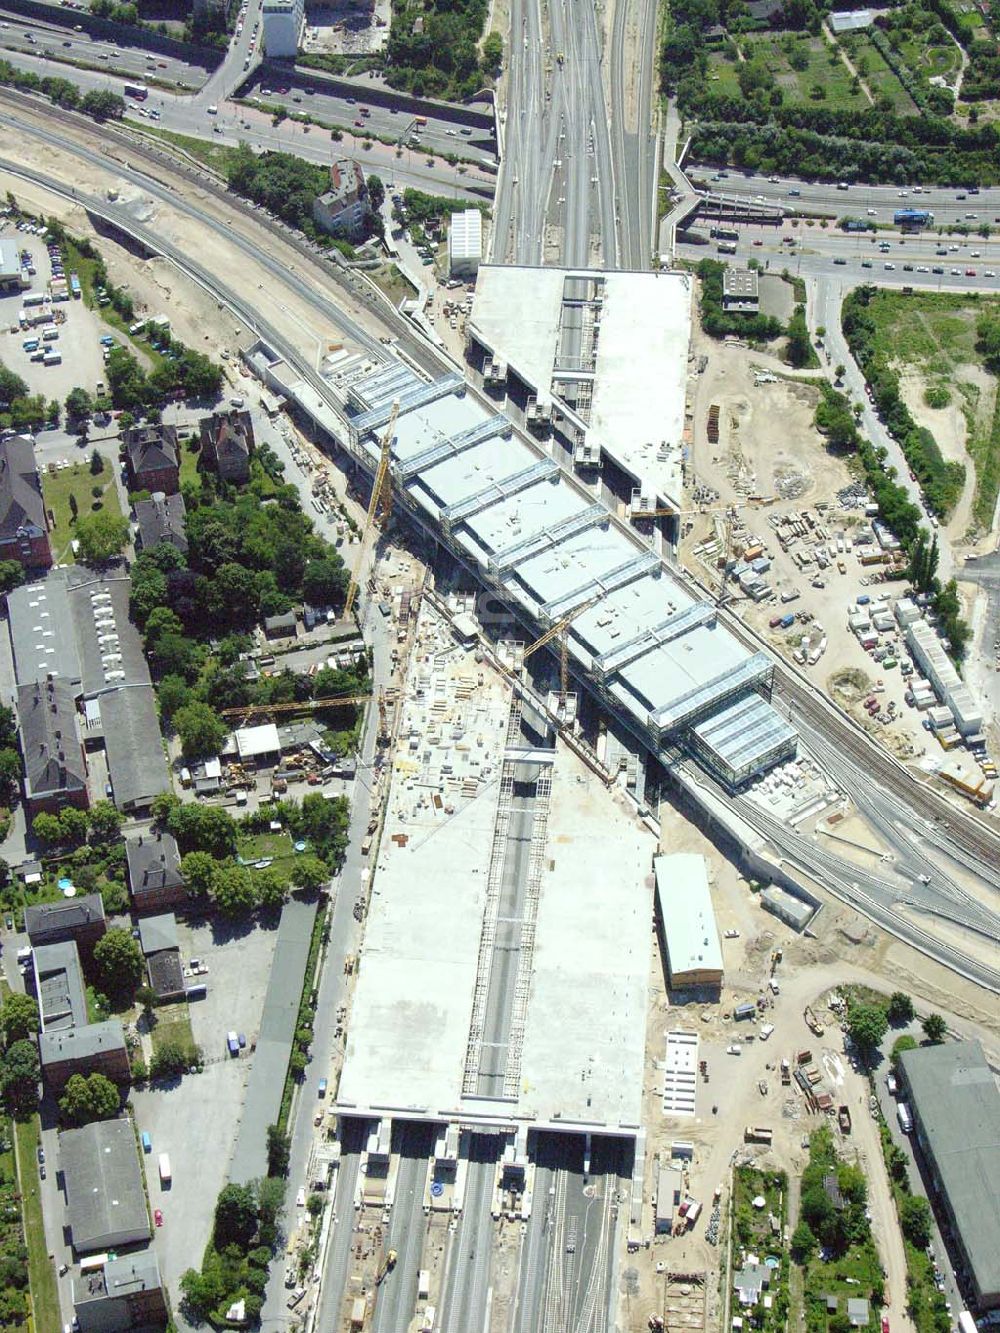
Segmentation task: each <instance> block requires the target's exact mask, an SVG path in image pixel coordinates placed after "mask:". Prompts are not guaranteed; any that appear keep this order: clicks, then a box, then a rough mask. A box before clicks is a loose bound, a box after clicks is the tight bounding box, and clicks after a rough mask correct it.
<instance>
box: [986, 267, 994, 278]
mask: <svg viewBox="0 0 1000 1333" xmlns="http://www.w3.org/2000/svg"><path fill="white" fill-rule="evenodd" d="M983 277H984V278H995V277H996V274H995V273H994V272H993V270H992V269H991V268H985V269H983Z"/></svg>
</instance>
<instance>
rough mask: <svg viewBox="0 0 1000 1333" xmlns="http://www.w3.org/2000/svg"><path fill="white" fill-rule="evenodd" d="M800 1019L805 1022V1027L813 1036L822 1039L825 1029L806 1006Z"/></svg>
mask: <svg viewBox="0 0 1000 1333" xmlns="http://www.w3.org/2000/svg"><path fill="white" fill-rule="evenodd" d="M802 1017H803V1018H804V1019H805V1020H806V1026H807V1027H808V1028H809V1031H810V1032H812V1033H814V1034H815V1036H817V1037H822V1035H823V1033H824V1032H825V1031H826V1028H825V1027H824V1026H823V1024H822V1023H821V1022H820V1021H819V1019H818V1018H817V1017H816V1015H815V1014H814V1013H813V1011H812V1010H811V1009H810V1008H809V1006H808V1005H806V1007H805V1009H804V1010H803V1012H802Z"/></svg>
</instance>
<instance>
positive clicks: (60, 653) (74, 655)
mask: <svg viewBox="0 0 1000 1333" xmlns="http://www.w3.org/2000/svg"><path fill="white" fill-rule="evenodd" d="M70 624H71V621H70V610H69V591H68V589H67V586H66V576H65V571H63V570H59V569H56V570H51V571H50V572H49V575H48V577H47V578H46V579H43V580H41V581H39V582H36V583H26V584H23V585H22V586H21V587H20V588H15V589H14V591H13V592H10V593H8V594H7V628H8V630H9V632H10V642H11V647H12V649H13V653H14V679H15V680H16V681H17V683H18V685H30V684H31V683H32V682H34V681H36V680H44V679H45V677H46V676H49V675H53V676H58V677H59V678H60V679H61V680H65V681H66V682H67V683H69V684H74V683H78V682H79V680H80V655H79V653H78V652H77V648H76V636H75V635H73V634H67V632H66V628H67V626H68V625H70Z"/></svg>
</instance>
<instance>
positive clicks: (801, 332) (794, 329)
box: [785, 305, 813, 366]
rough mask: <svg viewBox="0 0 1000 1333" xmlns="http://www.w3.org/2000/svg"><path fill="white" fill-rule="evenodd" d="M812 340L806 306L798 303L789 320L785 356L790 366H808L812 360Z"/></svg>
mask: <svg viewBox="0 0 1000 1333" xmlns="http://www.w3.org/2000/svg"><path fill="white" fill-rule="evenodd" d="M812 356H813V350H812V341H811V339H810V337H809V329H808V326H807V325H806V311H805V306H802V305H797V306H796V307H795V310H794V312H793V314H792V318H791V319H790V320H789V322H788V344H787V346H786V348H785V357H786V359H787V361H788V364H789V365H790V366H808V365H809V363H810V361H811V360H812Z"/></svg>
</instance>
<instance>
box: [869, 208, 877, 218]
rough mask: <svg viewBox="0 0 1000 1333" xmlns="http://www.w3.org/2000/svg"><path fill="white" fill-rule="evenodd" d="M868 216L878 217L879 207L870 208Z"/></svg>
mask: <svg viewBox="0 0 1000 1333" xmlns="http://www.w3.org/2000/svg"><path fill="white" fill-rule="evenodd" d="M868 216H869V217H870V218H877V217H878V209H877V208H869V210H868Z"/></svg>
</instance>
